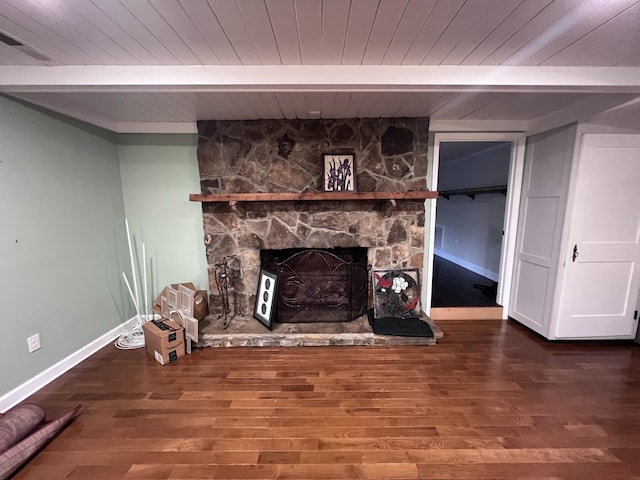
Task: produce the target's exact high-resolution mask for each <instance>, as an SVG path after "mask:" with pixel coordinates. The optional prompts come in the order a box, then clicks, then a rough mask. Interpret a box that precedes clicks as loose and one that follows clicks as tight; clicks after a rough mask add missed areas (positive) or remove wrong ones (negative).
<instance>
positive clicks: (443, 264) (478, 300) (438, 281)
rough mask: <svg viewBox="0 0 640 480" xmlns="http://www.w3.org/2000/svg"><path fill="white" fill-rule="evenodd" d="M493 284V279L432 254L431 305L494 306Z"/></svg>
mask: <svg viewBox="0 0 640 480" xmlns="http://www.w3.org/2000/svg"><path fill="white" fill-rule="evenodd" d="M476 285H477V286H476ZM493 285H494V283H493V281H491V280H490V279H488V278H486V277H483V276H482V275H478V274H477V273H475V272H472V271H471V270H467V269H466V268H464V267H461V266H460V265H456V264H455V263H453V262H450V261H449V260H445V259H444V258H442V257H439V256H437V255H434V256H433V294H432V296H431V306H432V307H495V306H497V304H496V296H495V295H496V291H495V290H493V289H491V287H492V286H493Z"/></svg>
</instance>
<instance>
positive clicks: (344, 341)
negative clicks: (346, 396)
mask: <svg viewBox="0 0 640 480" xmlns="http://www.w3.org/2000/svg"><path fill="white" fill-rule="evenodd" d="M424 320H425V321H426V322H428V323H429V326H430V327H431V330H432V331H433V334H434V337H430V338H428V337H402V336H395V335H376V334H374V333H373V330H372V329H371V327H370V326H369V322H368V319H367V316H366V315H362V316H360V317H358V318H356V319H355V320H353V321H351V322H332V323H326V322H323V323H276V324H275V327H274V329H273V330H269V329H268V328H266V327H265V326H264V325H262V324H261V323H259V322H258V321H256V320H255V319H253V318H246V317H238V318H234V319H233V320H232V321H231V323H230V324H229V326H228V327H227V329H226V330H225V329H224V328H223V327H222V322H221V321H220V320H219V319H217V318H216V317H215V316H212V315H210V316H208V317H207V318H205V319H204V320H203V321H202V322H200V338H199V342H198V345H199V346H202V347H315V346H325V345H379V346H382V345H435V344H436V342H437V339H438V338H442V336H443V333H442V330H441V329H440V327H438V325H436V324H435V323H434V322H433V321H432V320H429V319H424Z"/></svg>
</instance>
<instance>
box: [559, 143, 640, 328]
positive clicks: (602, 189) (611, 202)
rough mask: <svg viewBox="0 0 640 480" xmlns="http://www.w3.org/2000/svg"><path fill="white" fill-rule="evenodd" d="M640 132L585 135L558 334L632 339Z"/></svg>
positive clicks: (639, 278)
mask: <svg viewBox="0 0 640 480" xmlns="http://www.w3.org/2000/svg"><path fill="white" fill-rule="evenodd" d="M639 192H640V135H612V134H607V135H584V136H583V137H582V148H581V153H580V161H579V165H578V173H577V180H576V185H575V196H574V198H573V201H572V205H573V208H572V211H573V212H574V214H573V215H572V218H571V230H570V239H571V241H570V243H569V245H568V248H567V252H565V258H564V262H565V272H564V281H563V289H562V295H561V300H560V308H559V316H558V320H557V324H556V328H555V335H556V337H557V338H575V339H579V338H635V335H636V329H637V326H638V325H637V322H638V321H637V319H634V316H637V314H636V313H635V310H636V308H637V307H636V305H637V300H638V292H639V290H640V201H639V200H638V193H639Z"/></svg>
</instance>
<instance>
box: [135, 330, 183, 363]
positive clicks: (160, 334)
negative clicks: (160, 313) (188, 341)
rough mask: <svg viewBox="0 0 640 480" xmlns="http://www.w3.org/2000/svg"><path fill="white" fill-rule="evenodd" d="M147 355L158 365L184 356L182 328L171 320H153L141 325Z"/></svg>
mask: <svg viewBox="0 0 640 480" xmlns="http://www.w3.org/2000/svg"><path fill="white" fill-rule="evenodd" d="M142 329H143V331H144V342H145V346H146V349H147V353H148V354H149V355H151V356H152V357H153V358H155V359H156V361H157V362H158V363H160V365H166V364H167V363H171V362H173V361H175V360H177V359H178V358H180V357H183V356H184V352H185V344H184V342H185V338H184V328H182V327H181V326H180V325H178V324H177V323H175V322H172V321H171V320H155V321H152V322H146V323H143V324H142Z"/></svg>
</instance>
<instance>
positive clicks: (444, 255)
mask: <svg viewBox="0 0 640 480" xmlns="http://www.w3.org/2000/svg"><path fill="white" fill-rule="evenodd" d="M433 254H434V255H437V256H439V257H442V258H444V259H445V260H449V261H450V262H453V263H455V264H456V265H460V266H461V267H463V268H466V269H467V270H471V271H472V272H474V273H477V274H478V275H482V276H483V277H487V278H488V279H489V280H493V281H494V282H497V281H498V278H499V276H498V272H492V271H491V270H487V269H486V268H483V267H481V266H479V265H476V264H475V263H471V262H467V261H466V260H463V259H462V258H458V257H456V256H455V255H451V254H450V253H446V252H443V251H442V250H438V249H435V250H434V252H433Z"/></svg>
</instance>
